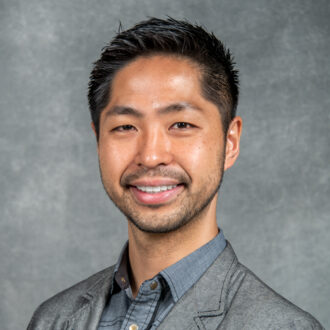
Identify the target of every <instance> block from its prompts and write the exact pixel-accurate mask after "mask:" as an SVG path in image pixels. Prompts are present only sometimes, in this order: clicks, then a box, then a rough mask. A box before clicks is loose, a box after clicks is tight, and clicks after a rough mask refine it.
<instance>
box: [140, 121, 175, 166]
mask: <svg viewBox="0 0 330 330" xmlns="http://www.w3.org/2000/svg"><path fill="white" fill-rule="evenodd" d="M172 159H173V156H172V154H171V143H170V140H169V138H168V136H167V135H166V132H164V131H163V130H162V129H161V128H159V127H153V128H152V129H150V130H148V131H146V132H144V133H142V134H141V136H140V139H139V143H138V150H137V152H136V157H135V163H136V164H137V165H138V166H144V167H146V168H154V167H157V166H159V165H168V164H169V163H171V161H172Z"/></svg>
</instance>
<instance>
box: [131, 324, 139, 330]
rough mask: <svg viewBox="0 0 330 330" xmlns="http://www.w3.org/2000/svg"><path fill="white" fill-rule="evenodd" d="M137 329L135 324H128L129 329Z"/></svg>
mask: <svg viewBox="0 0 330 330" xmlns="http://www.w3.org/2000/svg"><path fill="white" fill-rule="evenodd" d="M138 329H139V327H138V326H137V324H131V325H130V326H129V330H138Z"/></svg>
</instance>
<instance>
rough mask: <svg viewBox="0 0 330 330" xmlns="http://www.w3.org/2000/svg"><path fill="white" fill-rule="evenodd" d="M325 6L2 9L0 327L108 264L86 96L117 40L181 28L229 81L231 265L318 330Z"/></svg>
mask: <svg viewBox="0 0 330 330" xmlns="http://www.w3.org/2000/svg"><path fill="white" fill-rule="evenodd" d="M329 3H330V2H329V1H327V0H324V1H310V0H301V1H298V0H290V1H261V0H257V1H244V0H242V1H233V0H226V1H219V0H203V1H200V0H194V1H182V0H181V1H177V0H167V1H163V2H161V1H155V0H140V1H136V0H121V1H119V0H118V1H110V0H108V1H106V0H98V1H90V0H82V1H79V0H70V1H67V0H57V1H50V0H47V1H45V0H43V1H42V0H29V1H24V0H10V1H9V0H8V1H6V0H1V1H0V56H1V59H0V98H1V99H0V102H1V103H0V104H1V120H0V131H1V137H0V155H1V158H0V164H1V177H0V180H1V181H0V184H1V186H0V187H1V190H0V194H1V195H0V196H1V198H0V208H1V224H0V253H1V261H0V262H1V263H0V279H1V280H0V295H1V300H0V324H1V326H0V327H1V329H3V330H7V329H14V330H16V329H24V328H25V327H26V325H27V323H28V320H29V319H30V317H31V314H32V312H33V310H34V309H35V308H36V307H37V305H38V304H39V303H40V302H41V301H43V300H44V299H46V298H48V297H49V296H51V295H53V294H55V293H56V292H58V291H59V290H62V289H64V288H66V287H68V286H70V285H72V284H74V283H76V282H78V281H79V280H82V279H84V278H86V277H87V276H88V275H90V274H92V273H94V272H96V271H98V270H100V269H102V268H104V267H106V266H108V265H109V264H112V263H113V262H115V260H116V258H117V255H118V253H119V251H120V249H121V246H122V244H123V242H124V241H125V239H126V223H125V219H124V218H123V217H122V216H121V214H120V213H119V212H118V211H117V210H116V209H115V208H114V206H113V205H112V204H111V203H110V202H109V201H108V198H107V197H106V195H105V193H104V191H103V188H102V185H101V183H100V179H99V173H98V162H97V153H96V148H95V147H96V144H95V139H94V135H93V133H92V131H91V129H90V118H89V113H88V107H87V101H86V90H87V81H88V76H89V72H90V70H91V67H92V66H91V63H92V62H93V61H94V60H96V58H97V57H98V56H99V54H100V50H101V48H102V47H103V46H104V45H105V44H106V43H107V42H108V41H109V40H110V39H111V37H112V36H113V35H114V32H115V31H116V30H117V26H118V22H119V21H122V23H123V26H124V28H125V27H126V28H127V27H130V26H131V25H132V24H133V23H136V22H138V21H139V20H141V19H145V18H146V17H147V16H159V17H165V16H166V15H171V16H174V17H175V18H184V17H185V18H188V19H189V20H191V21H193V22H199V23H201V24H203V25H205V26H206V27H207V28H208V29H210V30H212V31H214V32H215V34H216V35H217V36H218V37H219V38H220V39H222V40H224V41H225V43H226V44H227V45H228V46H229V47H230V48H231V49H232V51H233V53H234V54H235V57H236V61H237V63H238V67H239V69H240V72H241V99H240V104H239V109H238V110H239V113H240V114H241V116H242V117H243V120H244V131H243V137H242V146H241V155H240V158H239V160H238V162H237V164H236V165H235V166H234V168H232V169H231V170H230V171H229V172H228V173H226V175H225V179H224V184H223V187H222V190H221V194H220V207H219V210H218V219H219V224H220V225H221V227H222V229H223V230H224V232H225V235H226V237H227V238H228V239H229V240H230V241H231V243H232V245H233V246H234V248H235V250H236V252H237V254H238V256H239V258H240V260H241V261H242V262H243V263H244V264H246V265H247V266H249V267H250V268H251V269H253V270H254V272H255V273H256V274H257V275H258V276H260V277H261V278H262V279H264V280H265V281H266V282H267V283H268V284H269V285H270V286H271V287H273V288H274V289H275V290H277V291H278V292H279V293H281V294H283V295H284V296H286V297H287V298H288V299H289V300H291V301H292V302H294V303H296V304H298V305H299V306H301V307H302V308H303V309H305V310H308V311H310V312H311V313H312V314H313V315H315V316H316V317H317V318H318V319H319V320H320V321H321V322H322V323H323V325H324V326H325V327H328V328H330V313H329V310H330V302H329V300H330V285H329V278H330V258H329V248H330V242H329V230H330V224H329V214H330V203H329V200H330V198H329V197H330V194H329V161H330V152H329V142H330V137H329V127H330V125H329V124H330V120H329V103H330V96H329V91H330V88H329V87H330V84H329V67H330V65H329V51H330V44H329V33H330V28H329V16H330V6H329Z"/></svg>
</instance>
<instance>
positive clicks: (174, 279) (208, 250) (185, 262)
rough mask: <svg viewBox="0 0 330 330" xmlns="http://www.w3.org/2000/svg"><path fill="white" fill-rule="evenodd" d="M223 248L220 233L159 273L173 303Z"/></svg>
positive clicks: (224, 244)
mask: <svg viewBox="0 0 330 330" xmlns="http://www.w3.org/2000/svg"><path fill="white" fill-rule="evenodd" d="M225 247H226V240H225V237H224V235H223V232H222V231H220V232H219V233H218V235H217V236H216V237H215V238H213V239H212V240H211V241H209V242H208V243H206V244H205V245H203V246H202V247H200V248H199V249H197V250H196V251H194V252H192V253H191V254H189V255H188V256H186V257H184V258H183V259H181V260H179V261H178V262H177V263H175V264H173V265H172V266H170V267H168V268H166V269H164V270H162V271H161V272H160V274H161V275H162V276H163V277H164V279H165V280H166V282H167V284H168V286H169V287H170V290H171V293H172V296H173V300H174V302H177V301H178V300H179V299H180V298H181V297H182V296H183V295H184V294H185V293H186V292H187V291H188V290H189V289H190V288H191V287H192V286H193V285H194V284H195V283H196V282H197V281H198V280H199V279H200V277H201V276H202V275H203V274H204V273H205V271H206V270H207V269H208V268H209V267H210V266H211V265H212V263H213V262H214V261H215V259H216V258H217V257H218V256H219V255H220V253H221V252H222V251H223V250H224V248H225Z"/></svg>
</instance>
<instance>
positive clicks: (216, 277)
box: [159, 242, 237, 330]
mask: <svg viewBox="0 0 330 330" xmlns="http://www.w3.org/2000/svg"><path fill="white" fill-rule="evenodd" d="M236 265H237V258H236V255H235V253H234V251H233V249H232V247H231V245H230V244H229V242H227V246H226V248H225V249H224V250H223V252H222V253H221V254H220V256H219V257H218V258H217V259H216V260H215V262H214V263H213V264H212V265H211V266H210V267H209V268H208V270H207V271H206V272H205V273H204V274H203V276H202V277H201V278H200V279H199V280H198V282H197V283H196V284H195V285H194V286H193V287H192V288H191V289H189V290H188V291H187V293H186V294H185V295H184V296H183V297H182V298H181V299H180V300H179V301H178V302H177V303H176V304H175V306H174V307H173V309H172V310H171V311H170V313H169V314H168V315H167V316H166V317H165V319H164V320H163V322H162V323H161V325H160V326H159V329H163V330H165V329H166V330H172V329H216V328H217V327H218V326H219V324H220V323H221V321H222V320H223V318H224V316H225V312H226V309H227V306H226V305H227V304H226V302H227V295H228V292H227V291H228V290H227V288H228V286H229V282H230V279H231V275H232V274H233V271H234V269H235V268H236Z"/></svg>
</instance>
